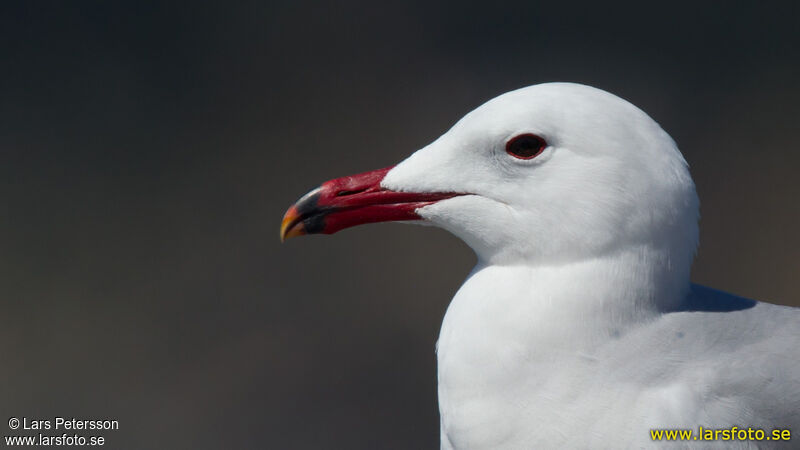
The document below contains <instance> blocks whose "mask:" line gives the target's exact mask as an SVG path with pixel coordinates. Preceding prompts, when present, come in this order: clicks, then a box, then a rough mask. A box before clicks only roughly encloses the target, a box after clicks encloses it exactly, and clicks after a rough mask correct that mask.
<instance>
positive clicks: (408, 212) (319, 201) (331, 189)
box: [281, 167, 459, 241]
mask: <svg viewBox="0 0 800 450" xmlns="http://www.w3.org/2000/svg"><path fill="white" fill-rule="evenodd" d="M391 169H392V168H391V167H387V168H385V169H378V170H373V171H371V172H364V173H360V174H358V175H351V176H348V177H342V178H336V179H333V180H330V181H326V182H324V183H322V185H321V186H320V187H318V188H316V189H314V190H312V191H311V192H309V193H308V194H306V195H304V196H303V197H302V198H300V200H298V201H297V203H295V204H294V205H292V206H291V207H289V209H288V210H287V211H286V214H285V215H284V216H283V222H282V223H281V241H283V240H286V239H288V238H290V237H294V236H302V235H304V234H317V233H324V234H333V233H336V232H337V231H339V230H343V229H345V228H349V227H352V226H355V225H361V224H364V223H375V222H388V221H396V220H419V219H421V217H420V216H419V215H417V213H416V211H417V210H418V209H419V208H422V207H423V206H427V205H431V204H433V203H436V202H437V201H439V200H444V199H446V198H452V197H455V196H457V195H459V194H456V193H452V192H449V193H416V192H397V191H390V190H388V189H383V188H381V181H382V180H383V177H385V176H386V173H387V172H389V170H391Z"/></svg>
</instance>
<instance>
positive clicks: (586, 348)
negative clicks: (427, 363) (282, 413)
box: [381, 83, 800, 449]
mask: <svg viewBox="0 0 800 450" xmlns="http://www.w3.org/2000/svg"><path fill="white" fill-rule="evenodd" d="M522 133H533V134H536V135H538V136H541V137H542V138H544V139H545V140H546V141H547V143H548V146H547V148H546V149H545V150H544V152H543V153H542V154H541V155H539V156H538V157H536V158H534V159H531V160H515V159H514V158H512V157H509V155H507V154H506V152H505V150H504V145H505V143H506V142H508V140H509V139H510V138H511V137H513V136H516V135H519V134H522ZM381 186H382V187H384V188H387V189H391V190H394V191H413V192H468V193H470V194H472V195H464V196H458V197H454V198H451V199H446V200H442V201H439V202H436V203H434V204H432V205H430V206H426V207H424V208H421V209H419V210H417V213H418V214H419V215H420V216H422V217H423V218H425V219H426V220H427V221H428V222H429V223H431V224H434V225H437V226H440V227H442V228H445V229H447V230H449V231H450V232H452V233H454V234H455V235H457V236H459V237H460V238H461V239H463V240H464V241H465V242H466V243H467V244H468V245H470V246H471V247H472V248H473V249H474V250H475V252H476V254H477V256H478V264H477V266H476V267H475V269H474V270H473V271H472V273H471V274H470V275H469V277H468V278H467V280H466V281H465V282H464V284H463V286H461V288H460V289H459V291H458V293H457V294H456V295H455V297H454V298H453V300H452V302H451V304H450V306H449V308H448V310H447V313H446V316H445V318H444V322H443V324H442V329H441V334H440V337H439V341H438V344H437V353H438V370H439V374H438V378H439V402H440V411H441V439H442V448H445V449H450V448H456V449H500V448H508V449H529V448H628V447H632V448H640V447H648V446H654V445H666V444H667V443H666V442H653V441H652V440H651V438H650V433H649V430H650V429H652V428H658V429H664V428H689V429H695V430H696V429H697V427H698V426H703V427H705V428H714V427H716V428H727V427H731V426H734V425H735V426H739V427H748V426H751V427H757V428H762V429H765V430H766V431H767V432H769V431H770V430H772V429H773V428H789V429H792V430H797V432H800V427H798V425H800V382H799V381H798V380H800V350H799V349H800V312H798V311H799V310H798V309H795V308H789V307H782V306H776V305H771V304H766V303H757V302H754V301H751V300H747V299H742V298H739V297H736V296H733V295H730V294H726V293H722V292H719V291H715V290H712V289H709V288H705V287H701V286H697V285H691V284H690V282H689V269H690V266H691V262H692V259H693V257H694V252H695V248H696V245H697V236H698V233H697V218H698V201H697V196H696V194H695V189H694V185H693V183H692V180H691V177H690V175H689V172H688V169H687V165H686V163H685V161H684V159H683V157H682V156H681V154H680V152H679V151H678V149H677V147H676V145H675V143H674V142H673V141H672V139H671V138H670V137H669V136H668V135H667V134H666V133H665V132H664V131H663V130H662V129H661V128H660V127H659V126H658V124H657V123H655V122H654V121H653V120H652V119H651V118H650V117H648V116H647V115H646V114H645V113H644V112H642V111H641V110H639V109H638V108H636V107H635V106H633V105H631V104H630V103H628V102H626V101H624V100H622V99H620V98H618V97H615V96H613V95H611V94H608V93H606V92H603V91H600V90H597V89H594V88H590V87H587V86H581V85H576V84H568V83H552V84H542V85H536V86H531V87H528V88H524V89H520V90H517V91H513V92H510V93H507V94H504V95H502V96H500V97H497V98H495V99H493V100H491V101H489V102H488V103H486V104H484V105H482V106H481V107H479V108H478V109H476V110H475V111H473V112H471V113H469V114H468V115H467V116H465V117H464V118H463V119H462V120H461V121H459V122H458V123H457V124H456V125H455V126H454V127H453V128H452V129H451V130H449V131H448V132H447V133H446V134H444V135H443V136H442V137H441V138H439V139H438V140H436V141H435V142H433V143H431V144H430V145H428V146H427V147H425V148H423V149H421V150H419V151H418V152H416V153H415V154H413V155H412V156H411V157H409V158H408V159H407V160H405V161H403V162H402V163H400V164H399V165H397V166H396V167H395V168H394V169H392V170H391V171H390V172H389V173H388V174H387V175H386V177H385V178H384V179H383V181H382V182H381ZM743 239H747V237H743ZM796 439H798V438H795V440H796ZM689 444H690V443H682V444H677V445H678V446H681V445H689ZM691 444H698V443H691ZM705 444H709V443H705ZM716 445H718V446H722V447H724V448H731V447H748V446H760V447H771V446H775V445H777V443H776V442H775V441H772V442H769V441H762V442H741V441H727V442H724V443H723V442H717V443H716ZM788 445H790V446H791V442H790V443H788Z"/></svg>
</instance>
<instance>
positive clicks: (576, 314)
mask: <svg viewBox="0 0 800 450" xmlns="http://www.w3.org/2000/svg"><path fill="white" fill-rule="evenodd" d="M681 266H683V264H681ZM688 288H689V282H688V269H685V270H683V271H682V272H677V271H675V270H674V269H673V266H672V265H671V264H670V259H669V253H668V252H664V251H659V250H656V249H653V248H651V247H648V246H641V247H635V248H629V249H627V250H625V251H621V252H618V253H614V254H608V255H604V256H603V257H600V258H597V259H591V260H587V261H582V262H578V263H568V264H563V265H557V266H535V267H529V266H524V265H513V266H498V265H485V264H483V263H479V264H478V265H477V266H476V267H475V269H474V270H473V271H472V273H471V274H470V276H469V277H468V279H467V280H466V282H465V283H464V284H463V286H462V287H461V289H460V290H459V291H458V293H456V295H455V297H454V298H453V300H452V302H451V304H450V306H449V307H448V310H447V313H446V315H445V318H444V322H443V324H442V329H441V333H440V336H439V342H438V345H437V352H438V361H439V397H440V398H439V402H440V409H441V413H442V425H443V428H448V427H449V428H451V429H459V430H461V431H459V433H458V435H460V436H465V437H466V436H470V435H473V434H474V433H481V432H482V431H481V430H482V429H486V430H490V431H487V432H486V435H485V436H484V435H481V436H482V437H486V436H488V438H487V439H489V440H488V441H486V443H487V444H491V438H494V436H496V437H497V439H500V438H502V436H503V427H502V426H499V425H498V423H500V422H503V421H507V422H509V423H510V418H511V417H515V416H517V415H518V414H517V412H518V409H520V408H526V410H529V409H530V407H529V405H518V404H517V403H515V401H516V400H515V399H514V398H509V395H511V396H513V395H515V394H514V393H516V394H521V393H524V394H525V395H524V396H520V398H522V397H524V398H525V401H527V402H531V401H536V398H537V396H536V395H537V392H540V391H539V390H542V391H541V392H545V391H544V388H543V386H546V384H547V381H548V380H544V379H540V378H541V375H539V374H541V373H548V374H551V375H552V374H553V373H559V369H553V366H554V365H559V364H562V365H563V364H564V363H565V361H571V360H573V359H576V358H577V359H580V358H582V357H584V356H586V355H591V354H592V353H593V350H594V349H595V348H597V346H599V345H602V344H603V343H605V342H608V341H609V340H610V339H616V338H618V337H619V336H620V335H622V334H624V333H627V332H628V331H629V330H631V329H632V328H634V327H636V326H637V325H638V324H641V323H643V322H647V321H649V320H652V319H654V318H655V317H657V316H658V315H659V314H661V313H662V312H663V311H667V310H670V309H672V308H674V307H675V306H676V305H677V304H678V303H679V302H680V301H681V300H682V299H683V298H684V297H685V294H686V292H687V291H688ZM570 376H576V375H575V374H572V375H570ZM532 390H533V392H531V391H532ZM482 427H483V428H482ZM464 430H471V431H464ZM443 431H444V430H443Z"/></svg>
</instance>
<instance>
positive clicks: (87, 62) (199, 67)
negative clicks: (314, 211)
mask: <svg viewBox="0 0 800 450" xmlns="http://www.w3.org/2000/svg"><path fill="white" fill-rule="evenodd" d="M717 5H720V4H719V3H718V4H717ZM756 5H757V4H756V3H752V4H751V5H750V6H748V5H747V4H742V3H738V4H737V6H736V7H733V6H730V7H726V6H714V5H713V4H711V3H709V4H706V5H703V4H700V3H695V2H692V3H686V4H679V3H676V2H664V3H660V4H655V3H652V2H637V3H635V4H619V5H616V6H614V5H610V4H608V3H607V2H577V3H573V2H530V1H526V2H511V3H501V2H492V3H488V4H484V3H479V2H473V1H462V2H458V3H452V4H433V3H427V2H421V3H409V2H398V3H381V2H367V1H363V2H356V3H352V2H345V3H339V2H337V3H323V2H299V1H295V2H284V3H272V2H209V3H204V2H186V3H175V2H169V3H166V2H165V3H152V2H143V1H137V2H53V3H46V2H19V3H12V2H4V3H3V4H2V6H0V13H1V14H0V52H1V53H0V152H2V159H1V160H0V176H1V177H2V178H0V180H2V185H1V186H2V194H1V195H2V203H0V205H2V214H0V229H1V230H2V233H1V234H0V251H2V257H1V258H0V264H1V266H0V277H2V278H0V296H2V306H3V310H2V311H3V312H2V315H1V316H0V317H2V318H1V319H0V357H1V358H2V372H0V377H1V378H0V385H2V389H0V410H1V411H0V413H2V418H3V419H2V420H7V417H10V416H17V417H23V416H26V417H29V418H31V417H38V418H50V419H52V417H53V416H55V415H62V416H67V417H69V416H76V417H83V418H102V417H107V418H114V419H117V420H119V421H120V424H121V429H120V430H119V431H109V432H104V433H103V435H105V436H106V439H107V442H108V444H107V447H110V448H298V449H314V448H343V449H344V448H347V449H357V448H363V449H374V448H390V449H409V448H415V449H416V448H435V447H437V446H438V413H437V403H436V385H435V382H436V372H435V356H434V342H435V341H436V338H437V333H438V327H439V324H440V321H441V318H442V315H443V313H444V310H445V308H446V306H447V303H448V301H449V299H450V297H451V296H452V294H453V293H454V292H455V290H456V288H457V287H458V286H459V285H460V283H461V281H462V280H463V278H464V277H465V276H466V274H467V272H468V271H469V269H470V268H471V266H472V264H473V262H474V257H473V255H472V253H471V251H470V250H469V249H468V248H467V247H466V246H465V245H463V244H462V243H461V242H459V241H457V240H456V239H455V238H453V237H451V236H449V235H448V234H446V233H444V232H443V231H440V230H436V229H431V228H423V227H411V226H404V225H396V224H390V225H373V226H367V227H360V228H356V229H352V230H346V231H344V232H342V233H340V234H337V235H335V236H333V237H310V238H304V239H298V240H292V241H289V242H288V243H286V244H284V245H281V244H280V243H279V241H278V225H279V222H280V219H281V216H282V214H283V212H284V210H285V209H286V207H287V206H289V204H291V203H292V202H293V201H294V200H295V199H296V198H297V197H299V196H300V195H301V194H303V193H305V192H306V191H307V190H308V189H309V188H312V187H314V186H316V185H317V184H318V183H319V182H321V181H324V180H327V179H330V178H333V177H336V176H341V175H345V174H350V173H355V172H360V171H364V170H369V169H373V168H378V167H384V166H387V165H390V164H393V163H395V162H397V161H399V160H401V159H402V158H403V157H405V156H406V155H408V154H410V153H411V152H412V151H414V150H416V149H418V148H420V147H422V146H424V145H425V144H427V143H428V142H430V141H431V140H433V139H434V138H436V137H437V136H439V135H440V134H441V133H442V132H444V131H445V130H446V129H447V128H449V127H450V126H451V125H452V124H453V123H454V122H455V121H456V120H457V119H459V118H460V117H461V116H462V115H463V114H465V113H466V112H468V111H470V110H471V109H473V108H474V107H476V106H478V105H479V104H481V103H482V102H484V101H486V100H488V99H490V98H492V97H494V96H496V95H498V94H501V93H503V92H505V91H508V90H511V89H515V88H518V87H522V86H526V85H529V84H535V83H540V82H545V81H575V82H581V83H586V84H590V85H594V86H597V87H600V88H603V89H606V90H609V91H611V92H613V93H615V94H617V95H620V96H622V97H624V98H626V99H628V100H630V101H631V102H633V103H634V104H636V105H638V106H639V107H641V108H642V109H644V110H645V111H647V112H648V113H649V114H650V115H651V116H652V117H653V118H655V119H656V120H657V121H658V122H659V123H661V125H662V126H663V127H664V128H665V129H666V130H667V131H668V132H669V133H670V134H671V135H672V136H673V137H674V138H675V140H676V141H677V142H678V144H679V146H680V148H681V150H682V151H683V153H684V155H685V156H686V159H687V160H688V161H689V163H690V164H691V168H692V174H693V176H694V179H695V181H696V183H697V186H698V190H699V194H700V198H701V202H702V206H701V212H702V219H701V230H702V233H701V245H700V250H699V255H698V259H697V262H696V264H695V266H694V273H693V279H694V281H696V282H700V283H703V284H708V285H711V286H714V287H717V288H721V289H724V290H728V291H731V292H734V293H737V294H740V295H745V296H750V297H754V298H757V299H762V300H768V301H771V302H774V303H783V304H794V305H798V304H800V299H799V298H798V274H800V258H799V256H800V250H799V249H800V245H799V244H800V234H799V233H798V232H797V231H798V229H800V208H798V197H800V182H799V181H798V173H800V155H798V153H799V152H798V150H799V149H798V142H800V138H798V137H797V122H798V118H800V83H798V80H800V51H798V48H800V47H799V45H800V35H799V34H798V31H797V29H798V28H797V18H798V16H799V15H798V10H797V6H795V5H796V3H788V2H787V3H786V4H785V5H784V6H776V5H777V4H776V3H772V4H770V6H756ZM2 427H3V430H5V431H4V432H3V433H2V434H4V435H5V434H7V431H8V430H7V428H5V427H6V425H2Z"/></svg>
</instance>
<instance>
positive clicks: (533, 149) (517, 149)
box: [506, 134, 547, 159]
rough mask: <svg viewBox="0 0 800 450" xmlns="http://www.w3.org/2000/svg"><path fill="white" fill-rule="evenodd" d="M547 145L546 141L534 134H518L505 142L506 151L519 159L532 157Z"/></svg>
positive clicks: (537, 154)
mask: <svg viewBox="0 0 800 450" xmlns="http://www.w3.org/2000/svg"><path fill="white" fill-rule="evenodd" d="M545 147H547V142H545V141H544V139H542V138H540V137H539V136H536V135H535V134H520V135H519V136H516V137H514V138H513V139H511V140H510V141H508V143H506V153H508V154H509V155H511V156H513V157H515V158H519V159H533V158H535V157H537V156H539V154H540V153H542V150H544V149H545Z"/></svg>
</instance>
